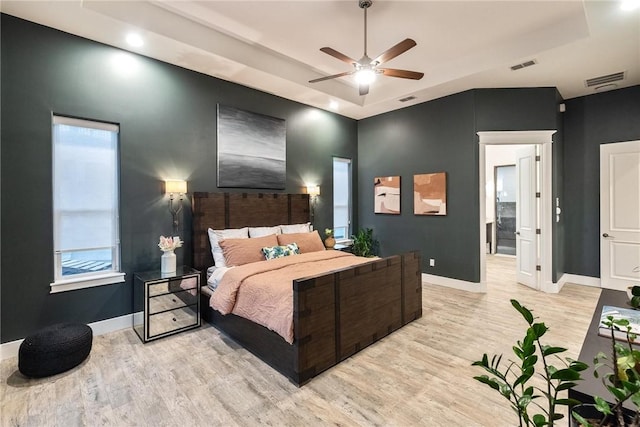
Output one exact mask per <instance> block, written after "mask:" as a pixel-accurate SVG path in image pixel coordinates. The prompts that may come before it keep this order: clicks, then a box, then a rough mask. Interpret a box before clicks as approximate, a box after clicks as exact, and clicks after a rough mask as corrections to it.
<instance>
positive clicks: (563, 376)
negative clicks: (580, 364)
mask: <svg viewBox="0 0 640 427" xmlns="http://www.w3.org/2000/svg"><path fill="white" fill-rule="evenodd" d="M551 379H552V380H563V381H576V380H579V379H580V374H579V373H578V372H576V371H574V370H573V369H569V368H567V369H560V370H558V371H556V372H554V373H553V374H552V375H551Z"/></svg>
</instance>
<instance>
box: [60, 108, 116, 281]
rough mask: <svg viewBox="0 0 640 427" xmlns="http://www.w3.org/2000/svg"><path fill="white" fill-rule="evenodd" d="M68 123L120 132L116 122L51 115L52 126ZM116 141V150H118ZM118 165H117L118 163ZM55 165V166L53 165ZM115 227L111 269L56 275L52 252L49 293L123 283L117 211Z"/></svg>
mask: <svg viewBox="0 0 640 427" xmlns="http://www.w3.org/2000/svg"><path fill="white" fill-rule="evenodd" d="M59 124H63V125H69V126H77V127H85V128H92V129H99V130H105V131H109V132H115V133H118V134H119V132H120V126H118V125H116V124H111V123H106V122H99V121H92V120H83V119H76V118H72V117H66V116H59V115H56V114H53V115H52V128H53V126H54V125H59ZM119 148H120V147H119V143H118V150H119ZM118 166H119V165H118ZM54 167H55V166H54ZM117 205H118V209H119V205H120V200H119V194H118V200H117ZM115 219H116V229H117V232H116V233H117V247H116V250H115V252H116V253H115V254H114V257H113V260H114V264H113V270H110V271H106V272H104V273H89V274H77V275H73V276H71V277H68V278H64V279H63V278H61V277H58V265H57V264H58V263H59V256H58V255H59V254H57V253H55V252H54V265H55V267H54V268H55V271H54V281H53V282H52V283H50V284H49V287H50V291H49V293H50V294H55V293H59V292H67V291H74V290H77V289H86V288H93V287H96V286H104V285H112V284H117V283H123V282H124V281H125V273H124V272H122V271H120V227H119V222H120V221H119V213H116V218H115Z"/></svg>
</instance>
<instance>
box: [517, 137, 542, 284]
mask: <svg viewBox="0 0 640 427" xmlns="http://www.w3.org/2000/svg"><path fill="white" fill-rule="evenodd" d="M516 177H517V180H518V182H517V186H516V280H517V281H518V283H521V284H523V285H527V286H530V287H532V288H534V289H538V274H537V273H538V272H537V270H536V265H537V264H538V245H537V236H536V228H537V205H536V147H535V145H527V146H523V147H521V148H519V149H518V150H517V151H516Z"/></svg>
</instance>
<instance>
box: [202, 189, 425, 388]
mask: <svg viewBox="0 0 640 427" xmlns="http://www.w3.org/2000/svg"><path fill="white" fill-rule="evenodd" d="M192 204H193V206H192V207H193V236H192V242H193V258H194V259H193V262H194V267H195V268H196V269H198V270H200V271H202V272H203V274H204V272H205V271H206V270H207V268H209V267H210V266H212V265H213V263H214V262H213V255H212V253H211V246H210V242H209V238H208V233H207V230H208V229H209V228H212V229H234V228H242V227H264V226H273V225H277V224H300V223H306V222H308V221H309V212H310V211H309V196H308V195H307V194H263V193H252V194H246V193H194V195H193V199H192ZM421 272H422V269H421V260H420V254H419V253H418V252H408V253H405V254H402V255H395V256H390V257H386V258H376V259H372V260H371V261H368V262H366V263H365V264H361V265H358V266H355V267H350V268H343V269H338V270H332V271H330V272H326V273H322V274H317V275H313V276H311V277H304V278H299V279H295V280H293V281H292V284H291V287H292V297H293V343H292V344H289V343H287V342H286V341H285V340H284V339H283V338H282V337H281V336H280V335H278V334H277V333H275V332H273V331H271V330H269V329H267V328H266V327H264V326H261V325H259V324H256V323H253V322H251V321H249V320H247V319H245V318H243V317H240V316H236V315H234V314H227V315H222V314H221V313H220V312H218V311H217V310H214V309H212V308H210V307H209V295H210V292H206V291H205V292H203V293H202V296H201V298H202V301H201V307H202V318H203V320H205V321H206V322H208V323H210V324H212V325H213V326H214V327H216V328H217V329H218V330H220V331H221V332H223V333H224V334H226V335H227V336H229V337H230V338H232V339H233V340H234V341H236V342H237V343H238V344H240V345H241V346H243V347H244V348H246V349H247V350H249V351H250V352H251V353H253V354H254V355H256V356H257V357H258V358H260V359H261V360H263V361H264V362H265V363H267V364H269V365H270V366H271V367H273V368H274V369H276V370H277V371H279V372H280V373H281V374H283V375H284V376H286V377H287V378H288V379H289V380H290V381H291V382H293V383H294V384H296V385H297V386H301V385H303V384H305V383H306V382H308V381H309V380H310V379H311V378H313V377H314V376H316V375H318V374H319V373H321V372H323V371H325V370H327V369H328V368H330V367H332V366H334V365H336V364H338V363H340V362H341V361H342V360H344V359H346V358H348V357H349V356H351V355H353V354H355V353H356V352H358V351H360V350H362V349H363V348H365V347H367V346H368V345H370V344H372V343H374V342H376V341H378V340H380V339H381V338H383V337H385V336H386V335H388V334H390V333H391V332H393V331H395V330H397V329H399V328H401V327H402V326H404V325H406V324H408V323H410V322H412V321H413V320H415V319H417V318H419V317H421V316H422V285H421ZM202 283H206V277H205V278H204V280H203V281H202ZM203 289H204V288H203Z"/></svg>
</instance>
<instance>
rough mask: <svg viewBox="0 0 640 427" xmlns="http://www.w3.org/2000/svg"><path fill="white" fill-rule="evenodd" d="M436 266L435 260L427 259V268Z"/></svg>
mask: <svg viewBox="0 0 640 427" xmlns="http://www.w3.org/2000/svg"><path fill="white" fill-rule="evenodd" d="M435 266H436V260H435V259H433V258H429V267H435Z"/></svg>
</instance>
